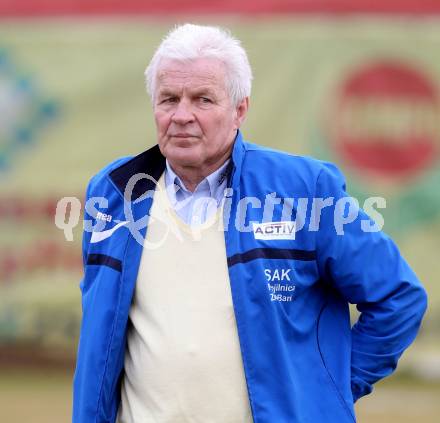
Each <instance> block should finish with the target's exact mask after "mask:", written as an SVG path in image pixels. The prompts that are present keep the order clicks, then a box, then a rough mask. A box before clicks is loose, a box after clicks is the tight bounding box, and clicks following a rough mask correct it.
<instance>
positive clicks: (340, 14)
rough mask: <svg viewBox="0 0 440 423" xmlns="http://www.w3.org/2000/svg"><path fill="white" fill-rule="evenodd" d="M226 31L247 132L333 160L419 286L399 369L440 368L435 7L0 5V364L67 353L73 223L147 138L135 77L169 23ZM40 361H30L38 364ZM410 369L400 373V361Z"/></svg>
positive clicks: (439, 109) (147, 117)
mask: <svg viewBox="0 0 440 423" xmlns="http://www.w3.org/2000/svg"><path fill="white" fill-rule="evenodd" d="M188 21H189V22H193V23H202V24H203V23H205V24H215V25H221V26H226V27H228V28H230V29H231V31H232V32H233V34H234V35H236V36H237V37H238V38H239V39H240V40H242V42H243V45H244V47H245V48H246V49H247V51H248V53H249V57H250V60H251V64H252V67H253V70H254V76H255V80H254V88H253V94H252V97H251V109H250V113H249V117H248V119H247V121H246V123H245V125H244V128H243V132H244V135H245V137H246V138H247V139H248V140H251V141H253V142H256V143H259V144H263V145H267V146H271V147H274V148H279V149H283V150H287V151H290V152H292V153H296V154H307V155H312V156H315V157H317V158H320V159H323V160H330V161H333V162H336V163H337V164H338V165H339V166H340V167H341V169H342V170H343V171H344V173H345V175H346V177H347V188H348V191H349V192H350V194H352V195H353V196H355V197H356V198H358V199H359V201H360V202H361V205H362V204H363V201H364V199H365V198H366V197H369V196H381V197H385V199H386V209H383V210H380V211H381V213H382V214H383V216H384V220H385V225H384V230H385V231H386V232H388V233H390V234H391V235H392V236H393V237H394V238H395V239H396V241H397V243H398V244H399V246H400V248H401V250H402V252H403V253H404V255H405V256H406V257H407V259H408V261H409V262H410V263H411V265H412V266H413V268H414V269H415V270H416V272H417V273H418V275H419V276H420V278H421V279H422V281H423V282H424V284H425V285H426V287H427V289H428V292H429V295H430V309H429V312H428V316H427V318H426V321H425V323H424V327H423V330H422V333H421V335H420V338H419V340H418V342H417V345H416V346H414V347H413V349H412V350H411V351H410V353H409V354H408V355H407V357H406V358H405V360H404V368H406V369H408V372H412V373H414V374H415V375H417V376H418V377H429V378H432V377H440V363H439V361H440V359H439V351H440V345H439V343H438V339H439V335H440V288H439V286H438V282H437V278H438V275H439V274H440V260H439V259H438V255H439V251H440V248H439V247H440V165H439V150H440V53H439V52H440V2H439V1H436V0H435V1H434V0H432V1H429V0H426V1H421V0H418V1H412V0H400V1H398V0H395V1H391V0H390V1H381V2H379V1H377V2H376V1H368V0H358V1H348V0H335V1H333V2H332V1H325V0H307V1H300V0H296V1H295V0H292V1H288V0H278V1H268V0H261V1H241V2H232V1H211V2H206V1H202V0H193V1H180V0H175V1H163V0H162V1H150V2H144V1H141V0H131V1H125V2H119V1H116V0H114V1H102V0H88V1H86V0H80V1H73V0H70V1H68V0H65V1H62V0H58V1H48V0H28V1H24V0H9V1H5V0H0V237H1V238H0V361H1V360H3V361H5V362H8V361H14V360H35V359H36V357H49V359H50V360H55V361H57V360H58V361H59V362H63V363H70V364H69V365H70V366H71V363H72V361H73V357H74V354H75V348H76V342H77V336H78V332H79V322H80V315H81V310H80V295H79V288H78V284H79V281H80V279H81V276H82V267H81V256H80V246H81V229H82V228H81V222H79V223H78V225H77V226H76V228H75V230H74V236H73V241H72V242H69V241H67V240H66V238H65V236H64V233H63V231H61V230H60V229H58V228H57V227H56V225H55V221H54V215H55V208H56V204H57V202H58V200H60V199H61V198H62V197H77V198H78V199H79V200H80V201H81V202H82V201H83V193H84V191H85V187H86V184H87V181H88V180H89V178H90V177H91V176H92V175H93V174H94V173H96V172H97V171H98V170H99V169H100V168H101V167H102V166H104V165H105V164H107V163H108V162H110V161H111V160H113V159H115V158H117V157H120V156H125V155H132V154H137V153H139V152H140V151H142V150H144V149H146V148H147V147H149V146H152V145H153V144H155V129H154V123H153V120H152V111H151V105H150V103H149V99H148V98H147V95H146V93H145V90H144V80H143V71H144V68H145V67H146V65H147V64H148V61H149V59H150V58H151V56H152V53H153V51H154V49H155V48H156V47H157V46H158V44H159V43H160V40H161V39H162V37H163V36H164V35H165V34H166V32H167V31H168V30H169V29H170V28H171V27H172V26H174V25H175V24H177V23H184V22H188ZM41 359H43V358H41ZM405 366H406V367H405Z"/></svg>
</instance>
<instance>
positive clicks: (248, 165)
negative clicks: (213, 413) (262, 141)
mask: <svg viewBox="0 0 440 423" xmlns="http://www.w3.org/2000/svg"><path fill="white" fill-rule="evenodd" d="M164 169H165V158H164V157H163V156H162V155H161V153H160V151H159V148H158V146H155V147H153V148H151V149H149V150H147V151H145V152H144V153H142V154H140V155H139V156H136V157H134V158H123V159H120V160H117V161H115V162H114V163H112V164H110V165H109V166H107V167H106V168H105V169H103V170H102V171H100V172H99V173H98V174H97V175H95V176H94V177H93V178H92V180H91V182H90V184H89V186H88V189H87V196H86V198H87V199H89V198H91V197H103V199H101V200H99V201H98V200H97V201H96V203H95V204H94V206H90V205H88V206H87V207H86V212H85V225H86V226H85V228H86V230H85V231H84V237H83V259H84V269H85V270H84V278H83V280H82V281H81V284H80V288H81V292H82V310H83V317H82V323H81V333H80V339H79V346H78V356H77V366H76V371H75V376H74V400H73V422H74V423H107V422H108V423H110V422H112V423H113V422H115V419H116V414H117V411H118V407H119V403H120V381H121V375H122V372H123V365H124V353H125V347H126V328H127V320H128V313H129V310H130V304H131V301H132V297H133V292H134V287H135V284H136V278H137V273H138V267H139V262H140V258H141V254H142V239H143V237H144V236H145V233H146V229H147V226H148V213H149V210H150V207H151V204H152V193H153V192H154V187H155V185H154V180H158V179H159V177H160V175H161V174H162V172H163V171H164ZM146 174H147V175H149V176H148V177H147V176H146ZM133 178H134V179H135V182H136V183H135V184H134V188H133V190H131V195H129V194H128V193H126V196H125V197H124V191H125V190H126V187H127V184H128V182H129V181H131V182H133V181H134V179H133ZM129 186H130V184H129ZM228 187H229V188H231V189H230V190H229V195H227V197H226V201H225V205H224V221H225V230H224V236H225V245H226V256H227V261H228V267H229V277H230V284H231V292H232V300H233V306H234V311H235V318H236V322H237V330H238V336H239V341H240V347H241V355H242V359H243V365H244V372H245V377H246V382H247V389H248V394H249V401H250V406H251V409H252V415H253V419H254V422H255V423H321V422H325V423H333V422H334V423H349V422H355V415H354V410H353V403H354V402H355V401H356V400H357V399H358V398H360V397H361V396H363V395H366V394H368V393H369V392H371V390H372V384H373V383H375V382H376V381H377V380H379V379H381V378H383V377H385V376H387V375H389V374H391V373H392V371H393V370H394V369H395V367H396V364H397V360H398V359H399V357H400V355H401V354H402V352H403V351H404V350H405V349H406V348H407V347H408V346H409V345H410V343H411V342H412V341H413V339H414V338H415V336H416V334H417V331H418V329H419V326H420V323H421V320H422V317H423V314H424V312H425V309H426V305H427V297H426V293H425V291H424V289H423V287H422V285H421V284H420V282H419V281H418V279H417V277H416V275H415V274H414V273H413V271H412V270H411V269H410V267H409V266H408V264H407V263H406V262H405V260H404V259H403V258H402V257H401V255H400V253H399V251H398V249H397V247H396V245H395V244H394V242H393V241H392V240H391V239H390V238H388V237H387V236H386V235H385V234H384V233H382V232H377V231H376V232H373V231H371V230H370V231H365V228H367V230H368V228H370V229H371V228H374V222H373V221H371V220H370V219H369V218H368V216H367V215H366V214H365V213H364V212H363V211H362V210H359V215H358V216H357V218H356V219H354V220H353V219H348V220H353V221H352V223H348V224H346V225H344V226H343V234H341V231H340V227H339V229H338V230H337V226H338V225H336V227H335V215H337V214H338V213H340V212H341V210H338V207H339V209H341V207H340V206H335V203H336V202H337V200H338V199H341V198H345V197H347V194H346V192H345V187H344V181H343V177H342V175H341V174H340V173H339V171H338V170H337V168H336V167H335V166H333V165H331V164H328V163H324V162H320V161H318V160H314V159H311V158H305V157H299V156H294V155H290V154H287V153H282V152H278V151H274V150H270V149H266V148H263V147H260V146H257V145H253V144H250V143H247V142H245V141H243V139H242V135H241V133H240V132H238V133H237V137H236V140H235V144H234V149H233V153H232V160H231V168H230V172H229V180H228ZM273 193H275V194H276V197H277V198H282V199H284V200H282V201H281V202H277V201H276V200H274V201H269V200H270V198H269V199H268V197H267V196H269V197H271V198H274V194H273ZM251 197H252V199H251V200H249V198H251ZM299 198H301V199H308V207H307V208H306V207H305V206H304V202H305V201H306V200H301V201H302V205H301V201H298V199H299ZM313 198H318V199H327V200H326V201H330V200H328V199H329V198H331V199H333V200H334V201H333V205H327V206H326V207H324V208H322V211H321V213H319V210H318V209H319V207H315V208H313V207H312V208H311V207H310V205H311V204H312V202H313ZM289 199H290V200H289ZM315 202H316V200H315ZM268 204H269V205H268ZM345 205H346V204H345ZM267 207H269V208H273V213H270V211H271V210H269V209H267ZM283 207H284V210H283ZM289 207H290V210H289ZM301 208H303V209H307V212H306V213H304V212H302V211H301V210H300V209H301ZM343 209H344V210H345V211H346V207H343ZM286 210H287V211H289V213H287V215H288V218H286ZM346 212H347V213H349V211H346ZM344 213H345V212H344ZM267 216H269V217H270V220H269V221H270V222H285V221H286V220H288V221H292V222H294V221H295V223H296V230H295V233H294V239H287V238H288V237H282V236H277V234H275V235H274V234H273V232H277V231H279V229H277V227H276V226H271V225H269V227H267V226H266V227H261V226H258V225H254V223H255V222H258V223H261V222H262V221H263V220H264V219H263V217H265V219H266V220H267ZM92 225H93V228H92ZM282 227H283V228H284V229H285V227H286V226H285V224H282ZM287 227H288V228H289V225H287ZM258 228H260V229H258ZM261 228H263V231H265V234H263V236H258V231H261ZM91 229H93V231H94V234H93V236H92V233H91V232H90V230H91ZM239 229H240V230H239ZM363 229H364V230H363ZM107 231H108V232H107ZM338 232H339V233H338ZM260 235H261V233H260ZM183 283H184V281H183ZM348 303H352V304H357V308H358V310H359V311H360V317H359V319H358V321H357V323H356V324H355V325H354V326H353V327H351V325H350V316H349V307H348ZM145 383H148V380H146V381H145ZM139 423H144V422H139Z"/></svg>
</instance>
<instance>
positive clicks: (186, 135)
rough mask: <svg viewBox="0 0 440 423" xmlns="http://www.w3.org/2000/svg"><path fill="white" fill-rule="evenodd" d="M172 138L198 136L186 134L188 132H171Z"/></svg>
mask: <svg viewBox="0 0 440 423" xmlns="http://www.w3.org/2000/svg"><path fill="white" fill-rule="evenodd" d="M170 138H182V139H186V138H198V137H197V136H196V135H193V134H186V133H178V134H171V135H170Z"/></svg>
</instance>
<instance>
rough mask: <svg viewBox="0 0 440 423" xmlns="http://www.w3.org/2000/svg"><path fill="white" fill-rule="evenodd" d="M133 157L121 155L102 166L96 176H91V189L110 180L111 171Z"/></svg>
mask: <svg viewBox="0 0 440 423" xmlns="http://www.w3.org/2000/svg"><path fill="white" fill-rule="evenodd" d="M132 158H133V156H125V157H119V158H117V159H115V160H113V161H111V162H110V163H108V164H107V165H106V166H104V167H103V168H101V169H100V170H99V171H98V172H97V173H96V174H95V175H94V176H92V177H91V178H90V181H89V189H93V188H96V187H100V186H102V184H103V183H106V182H108V181H109V179H108V176H109V175H110V173H111V172H112V171H113V170H115V169H117V168H118V167H120V166H122V165H124V164H125V163H127V162H129V161H130V160H131V159H132Z"/></svg>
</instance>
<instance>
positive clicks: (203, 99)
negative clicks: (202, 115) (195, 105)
mask: <svg viewBox="0 0 440 423" xmlns="http://www.w3.org/2000/svg"><path fill="white" fill-rule="evenodd" d="M200 102H202V103H204V104H211V103H212V100H211V99H210V98H208V97H200Z"/></svg>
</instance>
